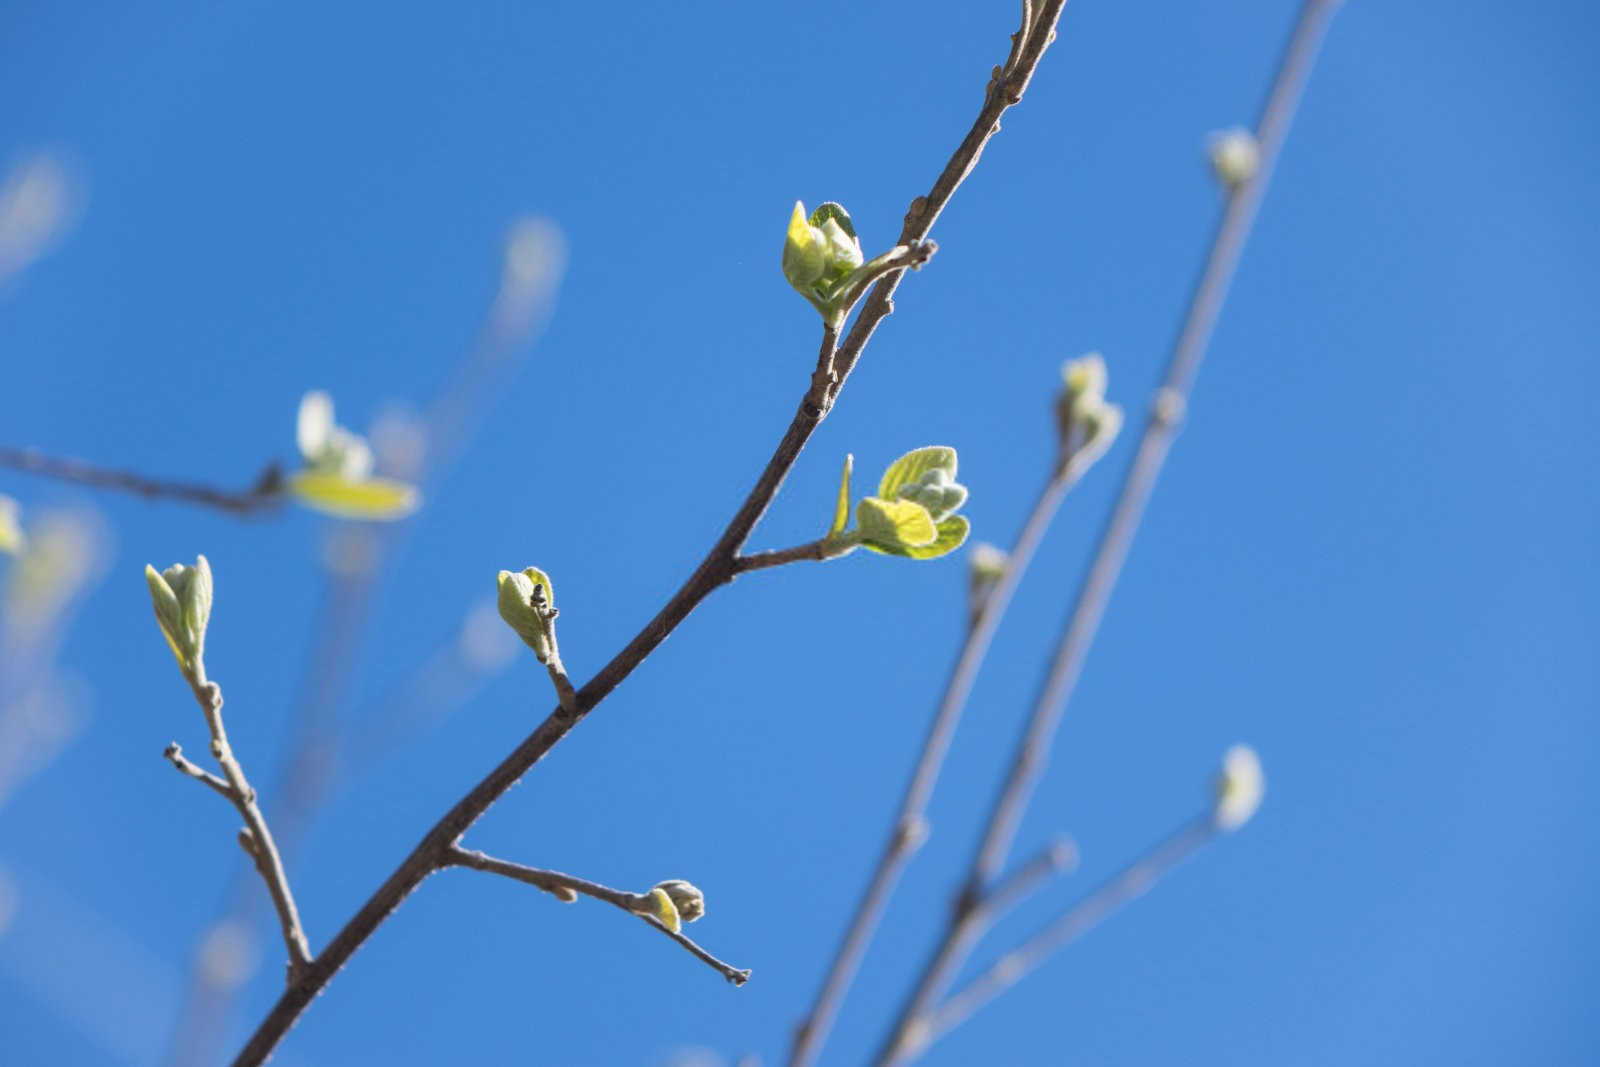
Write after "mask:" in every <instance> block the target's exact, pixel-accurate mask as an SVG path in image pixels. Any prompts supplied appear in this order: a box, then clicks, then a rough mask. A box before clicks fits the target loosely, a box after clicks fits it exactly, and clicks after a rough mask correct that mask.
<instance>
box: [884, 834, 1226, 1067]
mask: <svg viewBox="0 0 1600 1067" xmlns="http://www.w3.org/2000/svg"><path fill="white" fill-rule="evenodd" d="M1217 833H1218V831H1217V829H1216V826H1215V824H1214V822H1213V820H1212V817H1211V815H1210V814H1207V815H1204V816H1202V817H1200V818H1198V819H1195V820H1193V821H1192V822H1188V823H1185V824H1184V825H1183V826H1182V827H1180V828H1179V829H1178V830H1177V831H1176V832H1174V833H1173V834H1171V835H1169V836H1168V837H1167V838H1166V839H1164V840H1163V841H1161V842H1160V843H1158V844H1157V845H1155V846H1154V847H1153V848H1151V849H1150V850H1149V851H1148V852H1146V853H1145V854H1144V855H1143V856H1141V857H1139V858H1138V859H1136V860H1134V861H1133V862H1132V863H1131V864H1129V865H1128V866H1127V867H1125V868H1124V869H1123V870H1122V871H1120V872H1119V873H1118V874H1117V875H1116V876H1115V877H1113V878H1112V879H1111V880H1110V881H1108V882H1106V883H1105V884H1103V885H1101V886H1100V887H1098V888H1097V889H1095V890H1094V891H1093V892H1092V893H1090V894H1089V895H1088V896H1086V897H1084V898H1083V899H1082V900H1080V901H1079V902H1078V903H1076V904H1074V905H1073V906H1072V907H1070V908H1068V909H1067V910H1066V911H1064V912H1062V913H1061V915H1059V916H1057V917H1056V918H1055V919H1054V920H1052V921H1051V923H1050V925H1048V926H1046V927H1045V928H1044V929H1042V930H1040V931H1039V932H1038V933H1036V934H1034V935H1033V936H1032V937H1030V938H1028V939H1027V940H1026V941H1024V942H1023V943H1022V944H1021V945H1019V946H1018V947H1017V948H1015V949H1013V950H1011V951H1010V952H1008V953H1006V954H1005V955H1004V956H1002V957H1000V959H998V960H996V961H995V963H994V964H993V965H992V966H991V967H990V968H989V969H988V970H986V971H984V972H983V973H982V974H980V975H979V976H978V977H977V978H974V979H973V980H972V981H971V982H969V983H967V984H966V985H965V986H963V987H962V988H961V989H960V990H958V991H957V992H955V993H953V994H951V995H950V997H949V998H948V999H947V1000H945V1002H944V1003H943V1004H941V1005H939V1007H938V1009H937V1010H935V1011H934V1012H933V1013H932V1015H931V1016H927V1017H919V1018H918V1019H916V1020H913V1022H912V1024H911V1026H910V1027H909V1028H908V1030H907V1035H908V1040H907V1043H906V1047H905V1049H904V1050H903V1051H901V1052H900V1055H899V1057H897V1058H904V1059H910V1058H912V1057H914V1056H916V1055H918V1054H919V1053H921V1052H922V1050H923V1049H925V1048H927V1047H928V1045H930V1044H932V1043H933V1042H934V1041H937V1040H938V1039H939V1038H941V1037H943V1036H944V1035H945V1034H947V1033H949V1032H950V1031H951V1030H953V1029H955V1028H956V1027H957V1026H960V1025H961V1024H962V1023H964V1022H966V1021H967V1020H968V1019H970V1018H971V1017H972V1016H973V1015H974V1014H975V1013H976V1012H977V1011H978V1009H980V1008H982V1007H983V1006H984V1005H985V1004H987V1003H989V1001H991V1000H993V999H994V998H995V997H997V996H999V995H1000V994H1001V993H1003V992H1005V991H1006V990H1007V989H1009V988H1011V987H1012V986H1013V985H1015V984H1017V983H1018V982H1020V981H1021V980H1022V979H1023V978H1025V977H1027V976H1028V975H1029V974H1031V973H1033V972H1034V971H1035V970H1037V969H1038V968H1039V967H1040V966H1041V965H1042V964H1043V963H1044V962H1045V960H1047V959H1049V958H1050V956H1052V955H1053V954H1054V953H1056V952H1057V951H1059V950H1060V949H1062V948H1064V947H1066V946H1067V945H1068V944H1070V943H1071V942H1073V941H1076V940H1077V939H1078V938H1079V937H1082V936H1083V935H1084V934H1086V933H1088V932H1089V931H1090V930H1092V929H1094V928H1095V927H1096V926H1098V925H1099V924H1100V923H1101V922H1102V921H1104V920H1105V919H1106V918H1107V917H1109V916H1110V915H1111V914H1112V913H1113V912H1115V911H1116V910H1117V909H1118V908H1120V907H1122V906H1123V905H1124V904H1128V903H1131V902H1132V901H1134V900H1136V899H1137V898H1139V897H1140V896H1142V895H1144V894H1145V893H1147V892H1148V891H1149V890H1150V889H1151V888H1153V887H1154V886H1155V884H1156V882H1157V881H1159V880H1160V879H1161V878H1162V876H1164V875H1166V874H1167V873H1169V872H1170V871H1171V870H1172V869H1173V868H1175V867H1177V866H1178V864H1180V863H1182V862H1183V861H1184V860H1186V859H1188V858H1189V857H1190V856H1192V855H1194V853H1195V852H1196V851H1198V850H1199V849H1200V848H1202V847H1203V846H1205V845H1207V844H1209V843H1210V842H1211V841H1213V840H1215V838H1216V836H1217ZM887 1062H891V1063H892V1062H895V1060H889V1061H887Z"/></svg>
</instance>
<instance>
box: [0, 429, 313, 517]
mask: <svg viewBox="0 0 1600 1067" xmlns="http://www.w3.org/2000/svg"><path fill="white" fill-rule="evenodd" d="M0 467H7V468H9V469H11V470H16V471H23V472H24V473H27V474H38V475H41V476H42V477H45V478H55V479H56V480H58V481H63V482H73V483H75V484H77V485H88V486H93V487H94V488H96V489H117V490H121V491H123V492H127V493H134V494H136V495H138V496H142V497H144V498H145V499H146V500H181V501H183V502H184V503H187V504H199V505H201V506H203V507H208V508H216V509H217V510H219V511H226V512H229V513H231V514H234V515H250V514H253V513H255V512H258V511H268V510H271V509H273V508H277V507H279V506H281V505H282V504H283V473H282V471H280V470H279V469H278V465H277V464H275V463H274V464H270V465H268V467H267V468H266V469H265V470H263V471H262V472H261V475H260V477H258V478H257V479H256V481H255V484H254V485H252V486H250V488H248V489H217V488H215V487H213V486H209V485H196V484H194V483H192V482H176V481H166V480H164V479H161V478H150V477H147V476H146V475H143V474H140V473H138V472H137V471H128V470H116V469H114V468H111V467H100V466H96V465H95V464H93V463H87V462H85V461H83V460H81V459H71V458H68V457H65V456H47V455H45V454H44V453H43V452H40V451H39V450H38V449H35V448H13V447H11V446H9V445H0Z"/></svg>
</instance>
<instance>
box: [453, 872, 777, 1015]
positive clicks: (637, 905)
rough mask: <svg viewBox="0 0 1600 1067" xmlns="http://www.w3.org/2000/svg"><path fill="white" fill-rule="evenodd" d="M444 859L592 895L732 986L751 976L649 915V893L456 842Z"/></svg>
mask: <svg viewBox="0 0 1600 1067" xmlns="http://www.w3.org/2000/svg"><path fill="white" fill-rule="evenodd" d="M445 862H446V863H447V864H450V865H453V866H456V867H469V868H471V869H472V870H475V871H486V872H488V873H489V874H499V875H503V876H505V877H507V878H513V879H515V880H517V881H519V882H526V883H527V884H528V885H531V886H534V887H535V888H538V889H542V890H544V891H545V892H546V893H550V894H552V895H554V896H556V897H558V898H560V899H561V900H562V901H564V902H566V903H569V904H570V903H571V902H572V901H574V900H577V899H578V895H579V894H582V895H583V896H586V897H593V898H594V899H595V900H603V901H605V902H606V903H607V904H611V905H613V906H615V907H618V908H621V909H622V910H623V911H625V912H627V913H628V914H629V915H633V916H636V917H638V918H640V919H642V920H644V921H645V922H646V923H647V924H649V925H650V926H651V927H653V928H654V929H656V930H659V931H660V932H661V933H663V934H665V935H666V936H668V937H670V938H672V940H674V941H676V942H677V943H678V944H680V945H682V946H683V947H684V948H686V949H688V950H689V952H690V953H692V954H693V955H694V956H695V957H696V958H697V959H699V960H701V961H702V962H704V963H705V964H706V965H707V966H709V967H711V968H712V969H713V970H715V971H716V972H717V973H719V974H721V975H722V977H724V978H726V979H727V980H728V981H730V982H732V983H733V984H734V985H744V984H745V982H746V981H748V980H749V978H750V972H749V971H748V970H743V969H741V968H738V967H734V966H732V965H731V964H727V963H724V962H722V961H721V960H719V959H717V958H716V957H715V956H713V955H712V954H711V953H709V952H707V951H706V950H705V949H703V948H701V947H700V946H699V945H697V944H695V943H694V942H693V941H691V940H690V939H689V938H687V937H685V936H684V935H683V934H682V933H680V932H678V931H677V930H673V929H671V928H669V927H668V926H666V925H665V924H663V923H662V922H661V921H660V920H659V919H656V918H655V917H654V915H653V914H652V912H653V911H654V908H653V906H652V902H651V898H650V894H648V893H629V892H627V891H626V890H622V889H612V888H611V887H610V886H604V885H600V884H599V883H597V882H589V881H585V880H584V879H582V878H574V877H572V876H571V875H570V874H562V873H561V872H560V871H545V870H540V869H539V868H537V867H524V866H523V865H522V864H520V863H510V862H508V861H506V860H502V859H496V858H494V857H493V856H486V855H484V854H483V853H482V852H474V851H471V850H468V849H464V848H461V847H459V846H456V845H452V846H451V847H450V848H449V849H447V850H446V852H445Z"/></svg>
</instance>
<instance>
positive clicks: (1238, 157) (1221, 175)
mask: <svg viewBox="0 0 1600 1067" xmlns="http://www.w3.org/2000/svg"><path fill="white" fill-rule="evenodd" d="M1206 150H1207V153H1208V154H1209V155H1210V157H1211V170H1212V173H1214V174H1216V176H1217V180H1218V181H1220V182H1221V183H1222V184H1223V185H1226V186H1228V188H1230V189H1234V188H1238V187H1239V186H1241V185H1243V184H1244V183H1245V182H1247V181H1249V180H1250V179H1251V178H1254V177H1255V176H1256V171H1258V170H1260V169H1261V146H1260V145H1259V144H1257V143H1256V137H1255V134H1253V133H1251V132H1250V131H1249V130H1246V129H1243V128H1242V127H1239V126H1235V127H1234V128H1233V129H1231V130H1223V131H1221V132H1219V133H1214V134H1212V135H1211V138H1210V140H1209V141H1208V142H1207V145H1206Z"/></svg>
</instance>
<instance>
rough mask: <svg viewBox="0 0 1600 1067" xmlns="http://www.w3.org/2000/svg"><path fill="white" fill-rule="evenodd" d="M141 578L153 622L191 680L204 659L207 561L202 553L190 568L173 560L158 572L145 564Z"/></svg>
mask: <svg viewBox="0 0 1600 1067" xmlns="http://www.w3.org/2000/svg"><path fill="white" fill-rule="evenodd" d="M144 577H145V583H146V584H147V585H148V586H149V587H150V602H151V605H152V606H153V607H154V608H155V613H156V623H157V625H159V626H160V627H161V635H162V636H163V637H165V638H166V639H167V645H168V647H170V648H171V649H172V655H173V657H174V658H176V659H177V661H178V669H179V670H181V671H183V673H184V674H185V675H186V676H188V677H189V678H191V679H195V678H197V677H198V672H200V671H201V670H202V664H203V662H204V659H205V649H206V626H207V625H208V624H209V623H210V621H211V599H212V581H211V564H210V563H209V562H207V561H206V558H205V557H204V556H198V557H196V558H195V562H194V566H192V567H185V566H184V565H183V564H181V563H174V564H173V565H172V566H170V567H168V568H167V569H166V570H164V571H162V572H160V573H157V572H156V569H155V568H154V567H151V566H149V565H146V566H145V569H144Z"/></svg>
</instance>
